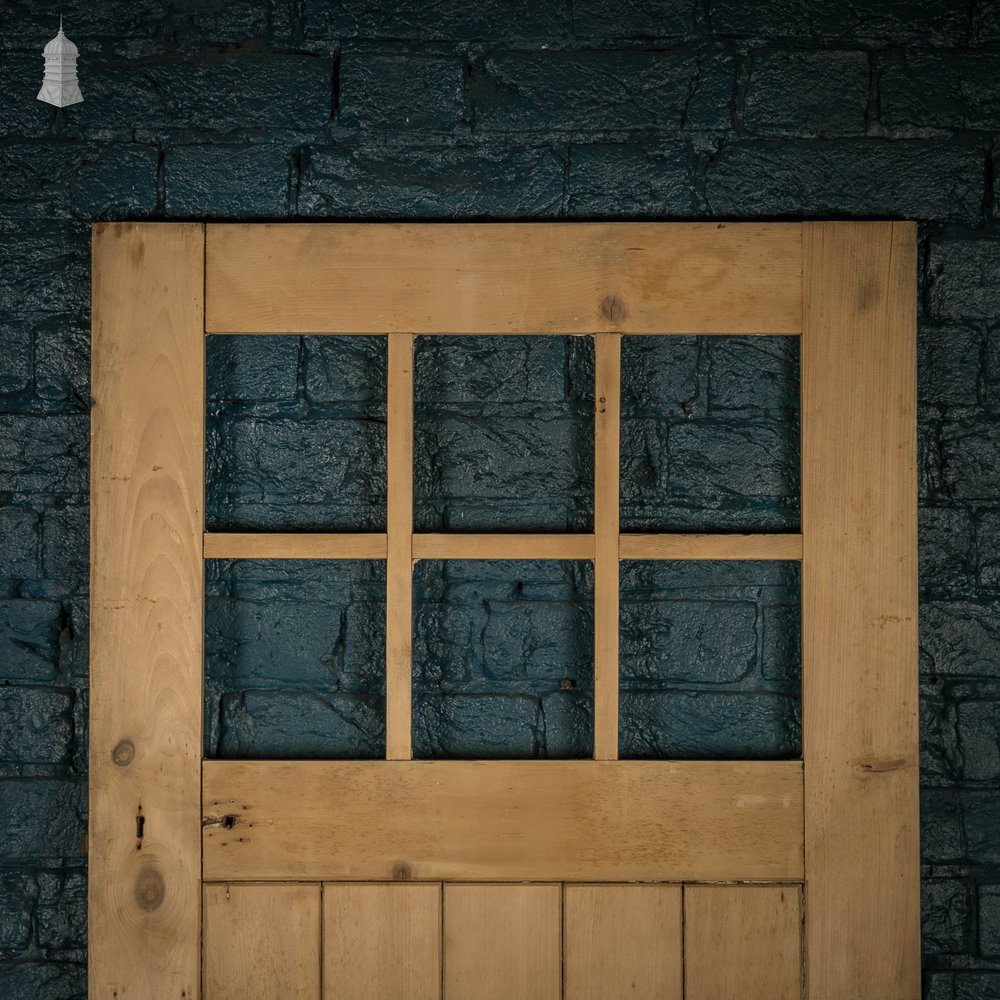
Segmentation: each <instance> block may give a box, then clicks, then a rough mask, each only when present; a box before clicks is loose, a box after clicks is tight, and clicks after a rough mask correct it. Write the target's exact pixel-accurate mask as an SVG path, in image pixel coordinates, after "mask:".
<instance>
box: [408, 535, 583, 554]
mask: <svg viewBox="0 0 1000 1000" xmlns="http://www.w3.org/2000/svg"><path fill="white" fill-rule="evenodd" d="M413 558H414V559H593V558H594V536H593V535H515V534H510V535H460V534H454V535H453V534H440V535H436V534H429V535H414V536H413Z"/></svg>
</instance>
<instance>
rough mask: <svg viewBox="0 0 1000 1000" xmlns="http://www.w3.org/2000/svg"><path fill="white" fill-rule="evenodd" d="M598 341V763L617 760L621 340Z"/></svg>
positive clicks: (607, 336)
mask: <svg viewBox="0 0 1000 1000" xmlns="http://www.w3.org/2000/svg"><path fill="white" fill-rule="evenodd" d="M594 340H595V345H594V347H595V359H594V758H595V759H596V760H616V759H617V757H618V529H619V524H620V517H619V506H618V481H619V452H620V441H621V364H622V356H621V337H620V336H619V335H618V334H617V333H600V334H598V335H597V336H596V337H595V338H594Z"/></svg>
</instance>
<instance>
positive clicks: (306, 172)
mask: <svg viewBox="0 0 1000 1000" xmlns="http://www.w3.org/2000/svg"><path fill="white" fill-rule="evenodd" d="M565 159H566V157H565V154H563V153H561V152H560V150H559V149H558V148H556V147H554V146H550V145H546V144H545V143H539V144H537V145H534V146H528V147H524V146H515V145H511V144H509V143H506V142H503V143H500V142H493V143H479V142H477V143H476V144H475V145H473V146H458V147H456V146H453V145H451V144H448V145H445V146H440V147H438V146H427V145H424V146H418V147H413V146H409V145H408V146H407V147H406V148H405V149H396V148H392V147H383V146H380V145H370V144H364V145H361V146H348V147H335V148H329V147H323V146H313V147H310V148H309V149H308V150H307V151H306V153H305V154H304V155H303V161H302V178H301V184H300V191H299V195H298V203H297V209H296V211H297V212H298V214H300V215H319V216H326V215H339V216H345V217H353V218H357V217H365V218H386V217H390V218H392V217H398V216H414V217H421V218H423V217H433V218H437V217H441V216H444V215H448V216H451V215H456V216H464V215H470V214H471V215H477V214H480V213H481V212H482V210H483V192H484V191H489V192H490V201H489V210H490V215H491V216H493V217H495V218H525V217H553V216H555V215H556V214H557V213H558V212H559V210H560V208H561V205H562V200H563V180H564V177H563V174H564V169H565Z"/></svg>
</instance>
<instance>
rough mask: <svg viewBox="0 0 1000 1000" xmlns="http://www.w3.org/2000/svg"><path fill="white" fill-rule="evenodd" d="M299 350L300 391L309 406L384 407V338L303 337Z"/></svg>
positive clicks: (385, 349)
mask: <svg viewBox="0 0 1000 1000" xmlns="http://www.w3.org/2000/svg"><path fill="white" fill-rule="evenodd" d="M276 339H278V340H287V339H289V338H287V337H279V338H276ZM282 347H284V345H282ZM301 351H302V354H301V359H302V388H303V391H304V393H305V396H306V398H307V399H308V400H309V401H310V402H311V403H320V404H328V405H337V404H339V405H343V404H350V403H357V404H369V403H375V404H376V405H380V406H384V405H385V398H386V384H387V383H386V377H387V368H386V365H387V354H386V351H387V343H386V338H385V337H304V338H302V346H301ZM286 374H287V372H286V371H285V370H283V371H282V373H281V375H280V376H279V377H281V378H284V377H285V375H286ZM291 374H292V375H293V376H294V375H295V369H294V368H292V369H291ZM272 378H273V377H272Z"/></svg>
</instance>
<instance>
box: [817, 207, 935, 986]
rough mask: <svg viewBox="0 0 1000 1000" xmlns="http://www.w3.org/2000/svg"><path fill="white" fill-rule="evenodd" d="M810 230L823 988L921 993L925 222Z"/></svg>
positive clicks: (819, 921) (827, 226)
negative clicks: (921, 261)
mask: <svg viewBox="0 0 1000 1000" xmlns="http://www.w3.org/2000/svg"><path fill="white" fill-rule="evenodd" d="M804 228H805V257H806V259H805V313H804V319H803V336H802V535H803V552H802V629H803V634H802V643H803V660H802V663H803V670H802V696H803V697H802V733H803V757H804V761H805V781H806V799H805V833H806V881H807V887H808V888H807V892H806V926H807V928H808V934H809V937H808V945H809V946H808V948H807V966H806V972H807V985H808V988H809V997H810V1000H841V998H843V997H851V998H852V1000H885V998H887V997H892V998H893V1000H917V998H918V997H919V996H920V899H919V895H920V870H919V859H918V831H919V816H918V812H919V810H918V797H917V787H918V781H917V762H918V757H917V750H918V748H917V478H916V423H917V421H916V274H917V262H916V227H915V225H914V224H912V223H906V222H904V223H900V222H894V223H846V222H843V223H842V222H832V223H825V222H824V223H807V224H806V225H805V227H804Z"/></svg>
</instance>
